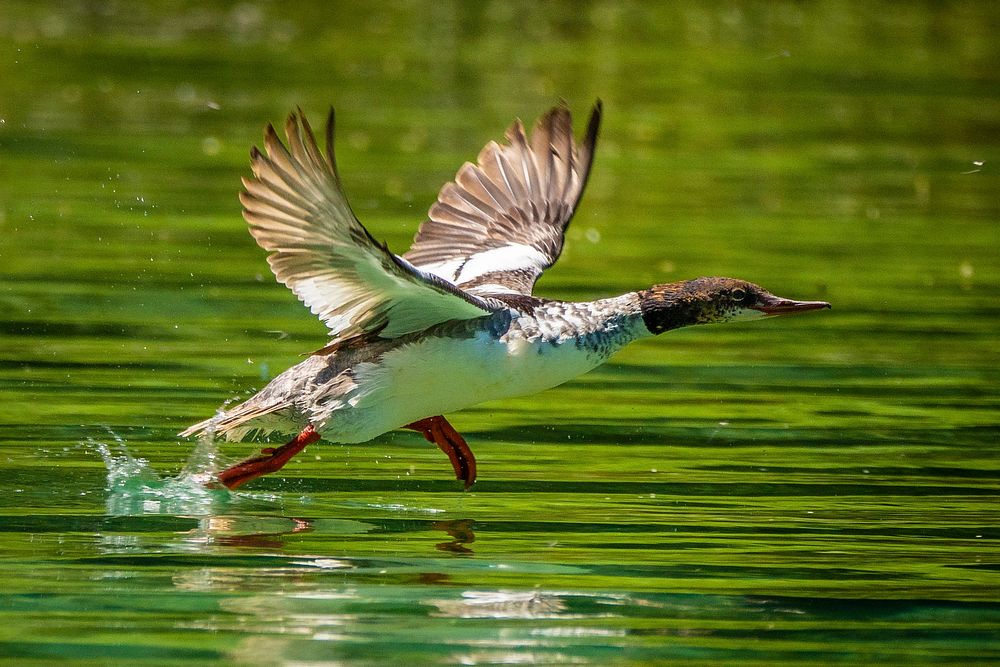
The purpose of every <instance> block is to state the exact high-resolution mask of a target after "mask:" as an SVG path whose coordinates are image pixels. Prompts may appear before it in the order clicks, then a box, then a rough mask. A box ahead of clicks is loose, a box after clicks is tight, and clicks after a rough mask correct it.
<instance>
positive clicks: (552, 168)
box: [405, 102, 601, 295]
mask: <svg viewBox="0 0 1000 667" xmlns="http://www.w3.org/2000/svg"><path fill="white" fill-rule="evenodd" d="M600 120H601V104H600V102H598V103H597V104H596V105H594V110H593V112H592V113H591V115H590V122H589V124H588V126H587V133H586V135H585V136H584V138H583V140H582V141H580V142H577V141H575V140H574V138H573V124H572V118H571V117H570V113H569V109H567V108H566V107H565V106H564V105H561V106H557V107H555V108H553V109H551V110H550V111H549V112H548V113H546V114H545V115H543V116H542V117H541V118H539V119H538V121H537V122H536V123H535V126H534V128H533V129H532V132H531V136H530V138H529V137H528V136H527V135H526V134H525V131H524V126H523V125H522V124H521V121H517V122H515V123H514V124H513V125H512V126H511V127H510V129H508V130H507V135H506V136H507V142H508V143H507V144H505V145H501V144H498V143H496V142H493V141H491V142H490V143H488V144H486V146H485V147H484V148H483V150H482V151H480V153H479V156H478V158H477V159H476V164H472V163H469V162H467V163H465V164H464V165H463V166H462V167H461V169H459V170H458V173H457V174H456V176H455V180H454V181H451V182H450V183H446V184H445V185H444V187H442V188H441V191H440V192H439V193H438V199H437V201H436V202H435V203H434V205H433V206H431V208H430V211H428V213H427V220H426V221H424V223H423V224H422V225H421V226H420V229H419V231H418V232H417V236H416V238H415V239H414V241H413V246H412V247H411V248H410V250H409V251H408V252H407V253H406V255H405V256H406V258H407V259H409V260H410V261H411V262H413V263H414V264H416V265H417V266H419V267H420V268H422V269H424V270H425V271H429V272H431V273H435V274H437V275H439V276H441V277H443V278H447V279H449V280H452V281H454V282H455V283H456V284H457V285H458V286H459V287H462V288H463V289H465V290H466V291H467V292H471V293H475V294H490V293H494V292H506V293H516V294H525V295H530V294H531V291H532V288H533V287H534V284H535V281H536V280H537V279H538V276H540V275H541V274H542V271H544V270H545V269H547V268H548V267H550V266H552V264H553V263H554V262H555V261H556V259H558V257H559V253H560V252H562V247H563V234H564V233H565V231H566V226H567V225H568V224H569V221H570V219H571V218H572V217H573V213H574V211H575V210H576V205H577V203H578V202H579V200H580V196H581V195H582V194H583V188H584V186H585V185H586V183H587V176H588V174H589V173H590V165H591V162H592V160H593V154H594V147H595V145H596V142H597V130H598V127H599V126H600Z"/></svg>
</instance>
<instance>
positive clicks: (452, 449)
mask: <svg viewBox="0 0 1000 667" xmlns="http://www.w3.org/2000/svg"><path fill="white" fill-rule="evenodd" d="M403 428H408V429H410V430H411V431H419V432H420V433H423V434H424V437H425V438H427V441H428V442H433V443H434V444H435V445H437V446H438V447H440V448H441V451H442V452H444V453H445V454H447V455H448V458H449V459H450V460H451V467H452V468H454V469H455V478H456V479H460V480H462V481H463V482H465V488H467V489H468V488H469V487H470V486H472V485H473V484H474V483H475V481H476V457H475V456H473V454H472V450H471V449H469V445H468V443H466V442H465V438H463V437H462V436H461V435H459V433H458V431H456V430H455V427H454V426H452V425H451V424H449V423H448V420H447V419H445V418H444V417H442V416H440V415H438V416H437V417H428V418H427V419H421V420H420V421H416V422H413V423H412V424H407V425H406V426H404V427H403Z"/></svg>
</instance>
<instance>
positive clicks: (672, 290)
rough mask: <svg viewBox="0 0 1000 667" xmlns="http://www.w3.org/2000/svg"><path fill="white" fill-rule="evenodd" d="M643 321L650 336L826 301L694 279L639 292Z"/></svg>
mask: <svg viewBox="0 0 1000 667" xmlns="http://www.w3.org/2000/svg"><path fill="white" fill-rule="evenodd" d="M639 306H640V309H641V310H642V320H643V322H644V323H645V325H646V328H647V329H649V331H650V332H651V333H654V334H661V333H663V332H664V331H669V330H671V329H678V328H680V327H686V326H689V325H692V324H712V323H715V322H733V321H740V320H757V319H761V318H764V317H775V316H777V315H791V314H794V313H804V312H806V311H810V310H818V309H820V308H829V307H830V304H828V303H827V302H825V301H792V300H791V299H784V298H782V297H780V296H775V295H773V294H771V293H770V292H768V291H767V290H765V289H764V288H762V287H760V286H758V285H754V284H753V283H749V282H747V281H745V280H737V279H736V278H696V279H694V280H685V281H682V282H678V283H666V284H663V285H654V286H653V287H650V288H649V289H647V290H643V291H641V292H639Z"/></svg>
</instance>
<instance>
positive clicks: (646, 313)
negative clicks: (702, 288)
mask: <svg viewBox="0 0 1000 667" xmlns="http://www.w3.org/2000/svg"><path fill="white" fill-rule="evenodd" d="M696 282H697V281H684V282H678V283H668V284H664V285H654V286H653V287H650V288H649V289H645V290H640V291H638V292H636V293H635V297H636V301H637V302H638V304H639V312H640V316H641V318H642V322H643V324H644V325H645V328H646V330H647V331H649V333H650V334H652V335H659V334H661V333H664V332H665V331H671V330H673V329H680V328H681V327H686V326H691V325H692V324H705V323H708V322H709V321H711V319H710V318H709V317H708V313H707V312H706V311H705V308H704V304H703V303H702V302H701V301H699V299H698V297H699V294H698V292H697V290H696V289H693V288H692V286H693V285H695V284H696Z"/></svg>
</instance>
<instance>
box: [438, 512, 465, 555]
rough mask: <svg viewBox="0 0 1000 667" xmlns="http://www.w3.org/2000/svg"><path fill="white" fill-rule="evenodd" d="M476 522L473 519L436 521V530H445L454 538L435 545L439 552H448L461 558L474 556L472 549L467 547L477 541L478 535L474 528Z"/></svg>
mask: <svg viewBox="0 0 1000 667" xmlns="http://www.w3.org/2000/svg"><path fill="white" fill-rule="evenodd" d="M474 525H475V522H474V521H473V520H472V519H455V520H452V521H435V522H434V525H433V527H434V528H435V529H436V530H443V531H444V532H446V533H448V535H449V536H450V537H451V538H452V539H451V540H450V541H447V542H439V543H438V544H436V545H434V546H435V548H437V549H438V550H439V551H448V552H450V553H453V554H458V555H460V556H471V555H473V551H472V549H470V548H468V547H467V546H465V545H466V544H472V543H473V542H475V541H476V534H475V533H474V532H473V530H472V528H473V526H474Z"/></svg>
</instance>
